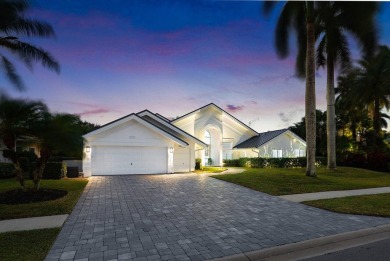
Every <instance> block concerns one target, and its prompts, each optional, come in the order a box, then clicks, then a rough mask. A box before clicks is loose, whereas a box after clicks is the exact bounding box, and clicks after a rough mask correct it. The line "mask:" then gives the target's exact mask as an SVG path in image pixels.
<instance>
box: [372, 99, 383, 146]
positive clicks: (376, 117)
mask: <svg viewBox="0 0 390 261" xmlns="http://www.w3.org/2000/svg"><path fill="white" fill-rule="evenodd" d="M373 114H374V115H373V117H372V118H373V124H374V149H375V150H376V149H377V145H378V144H377V143H378V142H377V140H378V137H379V136H380V132H381V125H380V124H381V123H380V105H379V99H378V98H375V100H374V113H373Z"/></svg>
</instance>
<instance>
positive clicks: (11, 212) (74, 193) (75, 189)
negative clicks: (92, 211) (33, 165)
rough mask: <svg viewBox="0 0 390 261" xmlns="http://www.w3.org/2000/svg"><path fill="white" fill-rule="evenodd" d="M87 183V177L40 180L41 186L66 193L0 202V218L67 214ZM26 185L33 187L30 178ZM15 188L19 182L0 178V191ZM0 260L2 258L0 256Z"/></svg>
mask: <svg viewBox="0 0 390 261" xmlns="http://www.w3.org/2000/svg"><path fill="white" fill-rule="evenodd" d="M87 183H88V179H83V178H74V179H61V180H42V183H41V184H42V185H41V187H42V188H50V189H59V190H66V191H68V194H67V195H66V196H64V197H62V198H59V199H56V200H51V201H44V202H36V203H29V204H18V205H6V204H0V220H4V219H12V218H25V217H38V216H51V215H59V214H69V213H70V212H71V211H72V209H73V207H74V205H75V204H76V202H77V200H78V199H79V197H80V195H81V193H82V192H83V190H84V187H85V186H86V185H87ZM26 186H27V187H33V182H32V181H31V180H26ZM16 188H19V184H18V183H17V182H16V181H15V180H14V179H3V180H0V192H4V191H7V190H12V189H16ZM0 260H2V259H1V258H0ZM30 260H31V259H30Z"/></svg>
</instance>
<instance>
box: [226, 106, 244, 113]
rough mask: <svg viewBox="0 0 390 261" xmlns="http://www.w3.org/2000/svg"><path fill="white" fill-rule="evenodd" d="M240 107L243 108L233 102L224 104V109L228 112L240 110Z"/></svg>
mask: <svg viewBox="0 0 390 261" xmlns="http://www.w3.org/2000/svg"><path fill="white" fill-rule="evenodd" d="M242 109H244V106H238V105H233V104H228V105H227V106H226V110H227V111H230V112H235V111H241V110H242Z"/></svg>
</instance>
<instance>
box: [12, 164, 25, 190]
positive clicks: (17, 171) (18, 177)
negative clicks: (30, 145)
mask: <svg viewBox="0 0 390 261" xmlns="http://www.w3.org/2000/svg"><path fill="white" fill-rule="evenodd" d="M14 168H15V175H16V181H17V182H19V184H20V187H21V189H22V190H23V191H24V190H26V187H25V184H24V178H23V170H22V168H21V167H20V163H19V161H17V162H14Z"/></svg>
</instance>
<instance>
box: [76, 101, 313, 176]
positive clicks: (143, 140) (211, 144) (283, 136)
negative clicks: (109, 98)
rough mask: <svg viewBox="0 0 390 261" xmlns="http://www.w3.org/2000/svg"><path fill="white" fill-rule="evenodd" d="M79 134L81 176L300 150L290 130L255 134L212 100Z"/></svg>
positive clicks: (169, 169)
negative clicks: (175, 114) (171, 116)
mask: <svg viewBox="0 0 390 261" xmlns="http://www.w3.org/2000/svg"><path fill="white" fill-rule="evenodd" d="M84 138H85V144H84V157H83V172H84V175H85V176H91V175H120V174H152V173H174V172H189V171H193V170H194V167H195V159H196V158H200V159H201V161H202V164H203V165H208V164H209V163H211V165H216V166H221V165H222V164H223V160H224V159H234V158H240V157H298V156H305V151H306V143H305V142H304V141H303V140H302V139H301V138H299V137H298V136H297V135H295V134H294V133H292V132H291V131H289V130H287V129H284V130H278V131H273V132H266V133H257V132H256V131H255V130H253V129H251V128H250V127H249V126H247V125H246V124H244V123H243V122H241V121H240V120H238V119H236V118H235V117H233V116H232V115H231V114H229V113H228V112H226V111H224V110H223V109H221V108H220V107H218V106H217V105H215V104H213V103H210V104H208V105H206V106H204V107H201V108H199V109H197V110H194V111H192V112H190V113H187V114H185V115H183V116H181V117H179V118H176V119H174V120H169V119H167V118H165V117H163V116H161V115H160V114H157V113H152V112H150V111H148V110H144V111H141V112H139V113H132V114H129V115H127V116H125V117H122V118H120V119H117V120H115V121H113V122H110V123H108V124H106V125H103V126H102V127H100V128H99V129H97V130H95V131H92V132H90V133H88V134H86V135H84Z"/></svg>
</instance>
